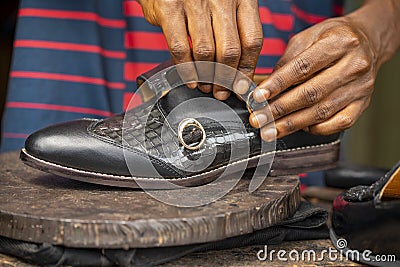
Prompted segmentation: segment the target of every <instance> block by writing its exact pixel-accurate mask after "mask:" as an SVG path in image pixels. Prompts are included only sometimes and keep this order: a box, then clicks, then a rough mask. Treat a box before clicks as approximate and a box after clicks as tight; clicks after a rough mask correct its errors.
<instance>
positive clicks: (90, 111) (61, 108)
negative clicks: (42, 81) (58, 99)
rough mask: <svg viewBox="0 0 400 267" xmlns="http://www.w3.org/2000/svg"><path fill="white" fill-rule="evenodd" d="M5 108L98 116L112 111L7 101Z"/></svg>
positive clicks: (108, 114)
mask: <svg viewBox="0 0 400 267" xmlns="http://www.w3.org/2000/svg"><path fill="white" fill-rule="evenodd" d="M6 107H7V108H23V109H44V110H55V111H65V112H74V113H84V114H92V115H99V116H111V115H112V114H113V113H112V112H110V111H105V110H98V109H94V108H82V107H74V106H62V105H53V104H44V103H32V102H8V103H7V104H6Z"/></svg>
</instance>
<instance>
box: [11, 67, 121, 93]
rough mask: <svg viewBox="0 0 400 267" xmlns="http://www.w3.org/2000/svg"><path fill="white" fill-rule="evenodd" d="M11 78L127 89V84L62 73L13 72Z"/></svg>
mask: <svg viewBox="0 0 400 267" xmlns="http://www.w3.org/2000/svg"><path fill="white" fill-rule="evenodd" d="M10 77H12V78H28V79H44V80H56V81H64V82H77V83H88V84H96V85H104V86H107V87H108V88H110V89H120V90H123V89H125V83H121V82H109V81H105V80H104V79H101V78H94V77H87V76H79V75H70V74H61V73H49V72H37V71H12V72H11V73H10Z"/></svg>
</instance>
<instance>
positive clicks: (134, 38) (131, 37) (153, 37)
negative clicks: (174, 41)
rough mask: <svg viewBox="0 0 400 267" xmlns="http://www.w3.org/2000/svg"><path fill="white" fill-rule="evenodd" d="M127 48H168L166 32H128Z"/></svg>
mask: <svg viewBox="0 0 400 267" xmlns="http://www.w3.org/2000/svg"><path fill="white" fill-rule="evenodd" d="M125 48H129V49H143V50H168V45H167V41H166V40H165V37H164V34H162V33H154V32H139V31H138V32H132V31H129V32H126V33H125Z"/></svg>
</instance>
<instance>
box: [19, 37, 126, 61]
mask: <svg viewBox="0 0 400 267" xmlns="http://www.w3.org/2000/svg"><path fill="white" fill-rule="evenodd" d="M14 47H30V48H42V49H54V50H69V51H77V52H88V53H98V54H101V55H102V56H104V57H109V58H116V59H125V58H126V54H125V52H121V51H113V50H105V49H103V48H102V47H100V46H97V45H87V44H74V43H66V42H50V41H40V40H16V41H15V42H14Z"/></svg>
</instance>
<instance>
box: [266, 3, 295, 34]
mask: <svg viewBox="0 0 400 267" xmlns="http://www.w3.org/2000/svg"><path fill="white" fill-rule="evenodd" d="M259 12H260V19H261V23H263V24H272V25H274V26H275V27H276V28H277V29H278V30H282V31H291V30H292V29H293V24H294V18H293V16H292V15H290V14H277V13H271V11H270V10H269V9H268V8H266V7H260V8H259Z"/></svg>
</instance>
